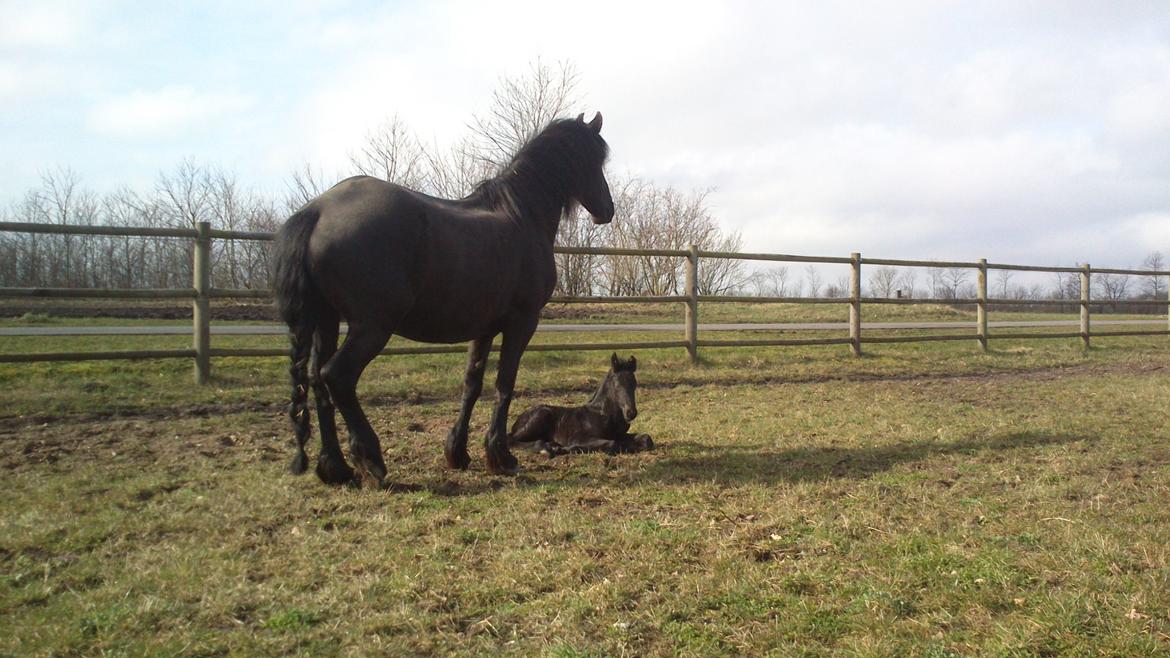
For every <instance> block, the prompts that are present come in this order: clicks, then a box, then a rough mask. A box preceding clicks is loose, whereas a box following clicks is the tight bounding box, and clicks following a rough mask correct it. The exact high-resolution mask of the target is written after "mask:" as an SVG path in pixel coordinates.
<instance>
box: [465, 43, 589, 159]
mask: <svg viewBox="0 0 1170 658" xmlns="http://www.w3.org/2000/svg"><path fill="white" fill-rule="evenodd" d="M577 83H578V74H577V69H576V67H574V66H573V65H572V64H571V63H569V62H560V63H559V64H558V65H557V66H555V67H553V66H549V65H548V64H545V63H544V62H542V61H540V60H539V59H538V60H536V61H535V62H533V63H532V64H531V66H530V69H529V71H528V74H527V75H521V76H516V77H512V78H503V79H502V80H500V82H499V85H498V86H497V88H496V90H495V91H494V92H492V103H491V107H490V108H489V109H488V111H487V113H486V114H484V115H476V116H475V117H474V118H473V119H472V121H471V125H470V128H471V132H472V140H471V141H470V142H469V143H467V144H466V145H465V148H467V149H468V152H469V153H470V154H471V155H472V156H474V157H475V158H476V159H478V160H481V161H483V162H485V163H488V164H490V165H491V166H492V168H493V169H498V168H500V167H503V166H504V165H506V164H507V163H508V161H509V160H510V159H511V157H512V154H514V153H515V152H516V150H517V149H519V148H520V147H521V146H523V145H524V143H525V142H527V141H528V140H529V139H532V137H533V136H535V135H536V134H537V133H538V132H540V131H541V130H542V129H544V127H545V126H547V125H548V123H549V122H550V121H552V120H553V119H556V118H557V117H561V116H565V115H567V114H569V113H570V111H571V108H573V107H575V106H576V105H577V104H578V100H579V99H578V94H577Z"/></svg>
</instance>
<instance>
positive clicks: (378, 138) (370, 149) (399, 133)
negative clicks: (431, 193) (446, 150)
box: [349, 115, 431, 190]
mask: <svg viewBox="0 0 1170 658" xmlns="http://www.w3.org/2000/svg"><path fill="white" fill-rule="evenodd" d="M349 162H350V166H351V167H352V168H353V170H354V172H355V173H358V174H365V175H367V176H374V177H376V178H381V179H384V180H388V181H390V182H392V183H398V184H399V185H402V186H404V187H410V188H414V189H416V190H428V189H429V188H430V187H431V185H430V180H429V178H430V176H429V172H428V171H427V170H428V168H429V165H430V163H431V160H430V159H429V158H428V157H427V154H426V151H425V150H424V149H423V147H422V144H420V143H419V141H418V138H417V137H415V135H414V133H412V132H411V131H410V130H409V129H408V128H407V127H406V124H405V123H403V121H402V120H401V119H399V118H398V116H397V115H394V116H392V117H390V118H389V119H387V120H385V121H383V122H382V123H381V124H379V125H378V127H377V128H375V129H374V130H373V131H372V132H370V133H369V134H367V135H366V139H365V142H364V143H363V144H362V146H361V147H360V148H359V149H358V150H357V151H351V152H350V154H349Z"/></svg>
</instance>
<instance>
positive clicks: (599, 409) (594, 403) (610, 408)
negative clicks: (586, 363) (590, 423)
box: [585, 375, 620, 418]
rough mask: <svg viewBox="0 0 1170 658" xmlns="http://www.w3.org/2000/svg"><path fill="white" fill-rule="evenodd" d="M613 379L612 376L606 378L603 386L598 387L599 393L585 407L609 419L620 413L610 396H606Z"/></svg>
mask: <svg viewBox="0 0 1170 658" xmlns="http://www.w3.org/2000/svg"><path fill="white" fill-rule="evenodd" d="M611 378H612V375H606V376H605V379H604V380H602V382H601V386H599V387H597V392H596V393H594V394H593V397H592V398H590V399H589V402H588V404H586V405H585V406H586V407H588V408H589V410H590V411H594V412H596V413H599V414H601V415H603V416H605V417H607V418H608V417H610V416H614V415H616V414H617V413H618V412H619V411H620V410H619V409H618V406H617V404H615V403H614V402H613V401H612V400H611V399H610V396H609V395H606V392H607V389H608V388H609V383H610V379H611Z"/></svg>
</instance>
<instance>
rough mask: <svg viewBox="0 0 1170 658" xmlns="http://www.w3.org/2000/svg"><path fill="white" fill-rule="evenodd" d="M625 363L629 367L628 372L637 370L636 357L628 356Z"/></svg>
mask: <svg viewBox="0 0 1170 658" xmlns="http://www.w3.org/2000/svg"><path fill="white" fill-rule="evenodd" d="M627 363H628V364H629V365H630V372H634V371H636V370H637V369H638V357H636V356H630V360H629V361H627Z"/></svg>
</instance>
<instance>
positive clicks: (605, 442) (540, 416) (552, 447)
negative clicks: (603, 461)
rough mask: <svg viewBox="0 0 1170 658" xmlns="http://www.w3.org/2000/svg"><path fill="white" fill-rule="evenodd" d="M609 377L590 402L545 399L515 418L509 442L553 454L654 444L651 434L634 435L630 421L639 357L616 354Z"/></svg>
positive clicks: (634, 413) (637, 449) (644, 447)
mask: <svg viewBox="0 0 1170 658" xmlns="http://www.w3.org/2000/svg"><path fill="white" fill-rule="evenodd" d="M610 361H611V366H610V370H609V373H608V374H607V375H606V376H605V381H603V382H601V387H600V388H598V389H597V392H596V393H594V394H593V398H592V399H590V400H589V402H588V403H586V404H584V405H583V406H580V407H553V406H549V405H547V404H542V405H540V406H537V407H533V408H531V409H529V410H527V411H525V412H524V413H522V414H520V416H519V417H517V418H516V422H515V423H513V424H512V431H511V433H510V434H509V435H508V442H509V443H510V444H511V445H513V446H520V447H526V448H529V449H531V450H534V451H537V452H541V453H544V454H546V455H548V456H549V457H555V456H557V455H563V454H566V453H570V452H607V453H609V454H611V455H615V454H617V453H621V452H641V451H643V450H650V449H652V448H653V447H654V442H653V441H651V440H650V435H649V434H637V435H635V434H630V422H631V421H633V420H634V418H636V417H637V416H638V406H637V404H636V403H635V401H634V390H635V389H636V388H637V386H638V379H637V377H636V376H635V375H634V371H636V370H637V369H638V360H637V359H635V358H634V357H632V356H631V357H630V359H629V361H622V360H621V359H619V358H618V355H617V354H616V353H615V354H614V355H613V356H612V357H610Z"/></svg>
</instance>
